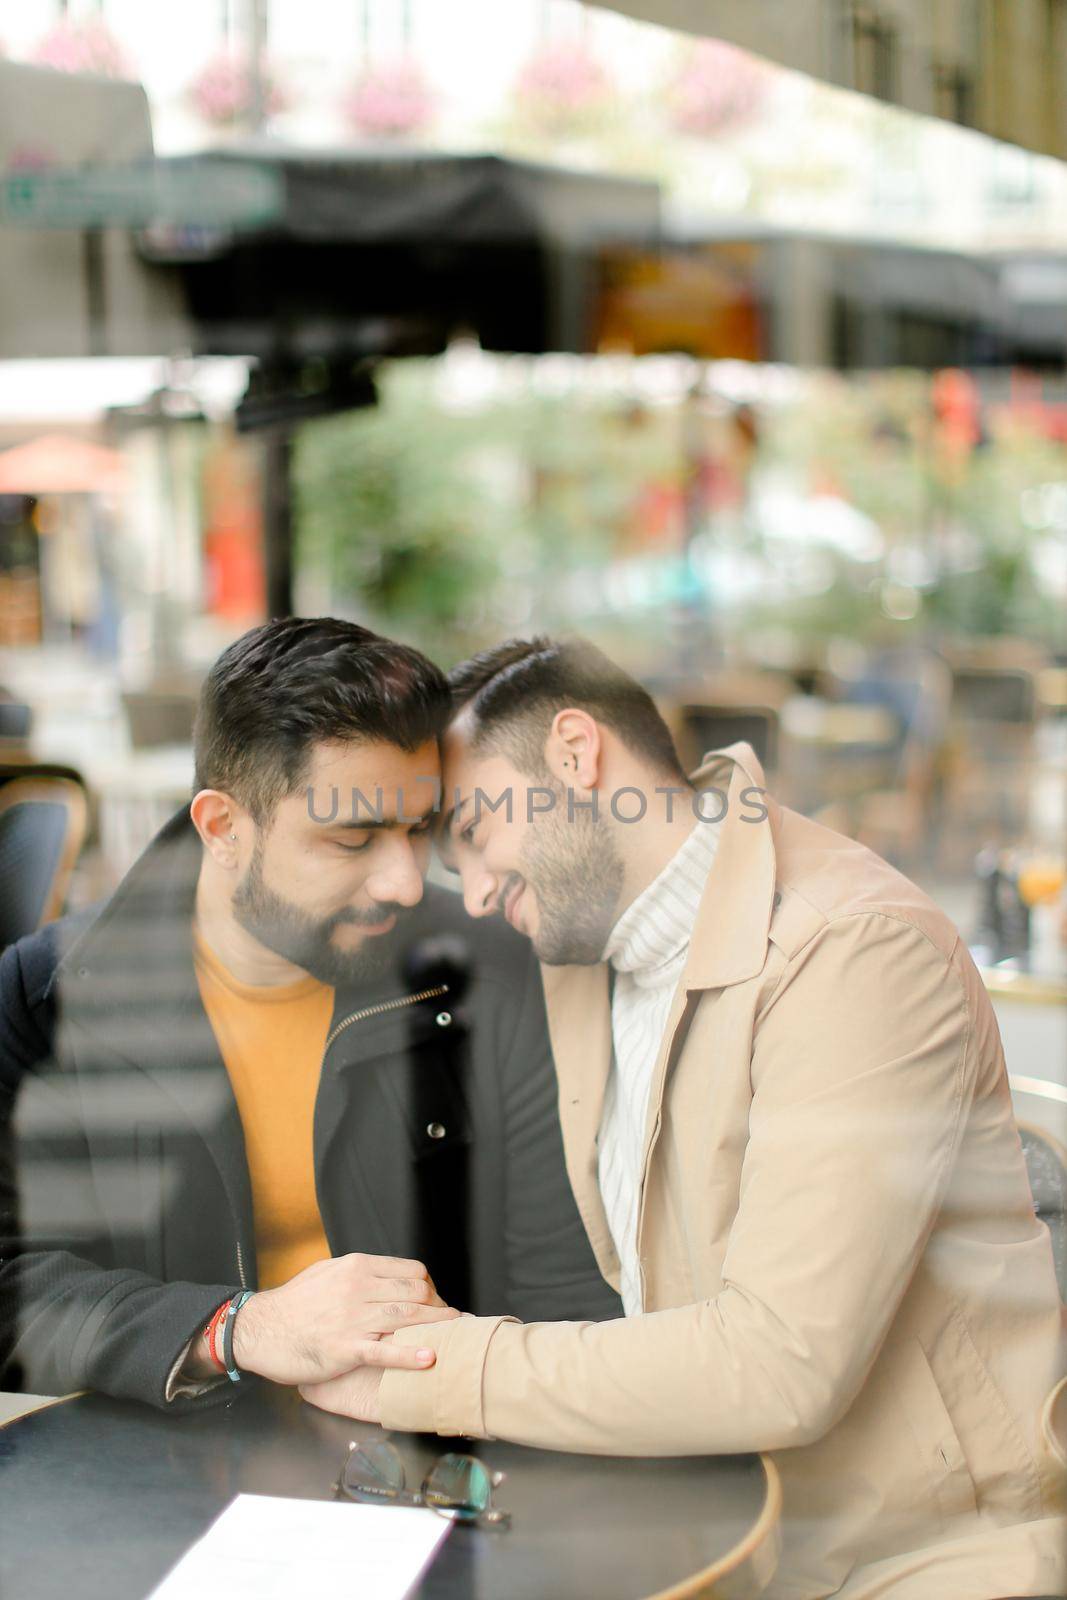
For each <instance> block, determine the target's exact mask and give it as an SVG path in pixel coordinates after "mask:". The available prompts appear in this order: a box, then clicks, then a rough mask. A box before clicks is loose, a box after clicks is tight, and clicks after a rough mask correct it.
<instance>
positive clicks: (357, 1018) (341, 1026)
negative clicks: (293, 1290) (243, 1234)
mask: <svg viewBox="0 0 1067 1600" xmlns="http://www.w3.org/2000/svg"><path fill="white" fill-rule="evenodd" d="M447 993H448V984H447V983H439V984H437V985H436V986H435V987H434V988H432V989H420V991H419V993H418V994H405V995H401V996H399V998H398V999H396V1000H382V1001H380V1002H379V1003H378V1004H377V1005H375V1006H364V1007H363V1009H362V1011H353V1013H352V1015H351V1016H350V1017H343V1018H342V1019H341V1021H340V1022H339V1023H338V1024H337V1026H336V1028H334V1030H333V1031H332V1033H331V1034H330V1036H329V1038H328V1039H327V1040H326V1044H325V1046H324V1048H323V1052H322V1058H323V1060H324V1061H325V1059H326V1054H327V1052H328V1050H329V1048H330V1046H331V1045H332V1044H333V1042H334V1040H335V1039H337V1038H338V1037H339V1036H340V1035H341V1034H342V1033H344V1031H345V1029H346V1028H350V1027H351V1026H352V1024H353V1023H354V1022H365V1021H366V1019H367V1018H368V1017H377V1016H380V1015H381V1014H382V1013H383V1012H387V1011H401V1010H403V1008H404V1007H405V1006H414V1005H418V1004H419V1002H420V1001H421V1000H437V999H439V998H440V997H441V996H442V995H446V994H447ZM237 1276H238V1278H239V1279H240V1281H241V1287H242V1289H247V1287H248V1280H247V1278H246V1277H245V1263H244V1252H243V1251H242V1249H241V1242H240V1240H238V1241H237Z"/></svg>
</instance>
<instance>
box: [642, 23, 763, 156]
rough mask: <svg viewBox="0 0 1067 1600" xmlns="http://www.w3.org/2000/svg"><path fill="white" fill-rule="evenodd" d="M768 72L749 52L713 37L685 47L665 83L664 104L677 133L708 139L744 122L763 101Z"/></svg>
mask: <svg viewBox="0 0 1067 1600" xmlns="http://www.w3.org/2000/svg"><path fill="white" fill-rule="evenodd" d="M769 77H770V75H769V73H768V71H767V69H766V67H764V66H763V65H762V63H760V62H759V61H756V60H754V59H753V57H752V56H749V55H746V54H745V52H744V51H743V50H737V49H735V48H734V46H733V45H730V44H723V43H722V42H721V41H720V40H718V39H702V40H701V41H700V43H699V44H696V45H694V46H693V47H692V49H691V50H689V51H687V52H686V55H685V57H684V59H683V61H682V63H681V66H680V67H679V69H678V71H677V73H676V74H675V77H674V79H673V81H672V82H671V83H670V84H669V86H668V88H667V107H668V112H669V114H670V118H671V121H672V122H673V124H674V126H675V128H676V129H677V131H678V132H679V133H689V134H694V135H696V136H697V137H698V138H708V137H710V136H712V135H714V134H717V133H723V132H725V131H726V130H727V129H728V128H732V127H736V126H738V125H739V124H740V123H743V122H747V121H749V120H750V119H751V118H752V117H753V116H754V115H755V113H756V112H757V111H758V110H759V107H760V106H761V105H762V103H763V99H764V96H765V94H766V92H767V85H768V82H769Z"/></svg>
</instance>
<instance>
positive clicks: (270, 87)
mask: <svg viewBox="0 0 1067 1600" xmlns="http://www.w3.org/2000/svg"><path fill="white" fill-rule="evenodd" d="M262 76H263V107H264V110H265V111H266V113H267V115H268V116H277V115H278V113H279V112H282V111H285V110H286V109H287V107H288V105H289V97H288V95H287V94H286V93H285V90H284V89H283V88H282V86H281V84H280V83H279V82H278V80H277V78H276V76H275V74H274V73H273V72H272V71H271V69H270V68H269V67H268V66H267V65H266V64H264V66H263V72H262ZM189 96H190V99H191V100H192V102H193V104H194V106H195V107H196V109H197V111H198V112H199V113H200V115H201V116H202V117H203V119H204V121H205V122H210V123H211V124H212V125H213V126H214V127H216V128H228V127H232V126H233V125H234V124H235V123H237V122H239V121H240V120H241V118H242V117H246V116H247V115H248V114H249V112H250V111H251V109H252V74H251V73H250V72H249V70H248V62H247V61H243V60H241V59H240V57H238V56H235V55H233V54H232V53H231V52H229V51H224V52H223V53H222V54H221V55H217V56H215V57H214V59H213V60H211V61H209V62H208V64H207V66H206V67H205V68H204V69H203V71H202V72H200V73H199V74H198V75H197V77H195V78H194V79H193V82H192V83H191V84H190V86H189Z"/></svg>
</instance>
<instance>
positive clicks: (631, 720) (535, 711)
mask: <svg viewBox="0 0 1067 1600" xmlns="http://www.w3.org/2000/svg"><path fill="white" fill-rule="evenodd" d="M448 681H449V684H450V686H451V689H452V711H453V716H456V715H458V714H459V712H460V711H463V710H466V709H467V708H468V707H469V708H470V712H471V716H472V719H473V733H472V744H473V747H474V748H475V749H476V750H478V749H481V750H485V749H490V748H493V749H496V748H501V749H503V750H504V751H505V752H506V753H507V754H508V755H509V756H510V757H511V759H512V760H513V761H514V763H515V765H516V766H517V767H518V768H519V770H520V771H522V772H525V773H527V774H530V775H539V774H541V773H543V771H544V768H545V756H544V750H545V741H546V739H547V738H548V733H549V729H550V728H551V726H552V719H553V717H554V716H555V715H556V713H557V711H562V710H564V709H565V708H566V707H567V706H575V707H577V708H579V709H581V710H582V711H587V712H588V713H589V715H590V716H591V717H595V718H596V720H597V722H600V723H602V724H603V725H604V727H606V728H610V729H611V730H612V732H613V733H615V734H617V735H618V737H619V738H620V739H621V740H622V742H623V744H625V745H626V747H627V749H628V750H631V751H632V752H633V754H634V755H636V756H640V757H641V758H642V759H643V760H645V761H647V762H648V763H649V765H650V766H651V767H653V768H655V770H656V771H657V772H661V773H663V774H664V775H665V776H667V775H669V776H670V777H677V778H681V779H682V781H683V782H684V781H685V773H684V771H683V769H682V764H681V762H680V761H679V759H678V752H677V751H676V750H675V748H674V741H673V739H672V738H671V735H670V731H669V730H668V728H667V724H666V723H665V722H664V720H663V718H662V717H661V716H660V714H659V712H658V711H657V710H656V706H655V703H654V701H653V699H652V696H651V695H650V694H649V693H648V691H647V690H646V689H642V687H641V685H640V684H639V683H638V682H637V681H636V679H634V678H631V676H630V674H629V673H628V672H624V671H623V669H622V668H621V667H618V666H616V665H615V663H614V662H613V661H611V660H610V659H609V658H608V657H607V656H606V655H605V654H604V652H603V651H602V650H598V649H597V647H596V645H594V644H590V643H589V641H588V640H587V639H580V638H567V639H548V638H544V637H538V638H534V639H507V640H505V641H504V643H503V644H498V645H495V646H494V647H493V648H492V649H491V650H483V651H482V652H481V654H480V655H476V656H472V657H471V659H470V660H469V661H464V662H463V663H462V664H461V665H460V666H458V667H454V668H453V670H452V671H451V672H450V673H449V675H448Z"/></svg>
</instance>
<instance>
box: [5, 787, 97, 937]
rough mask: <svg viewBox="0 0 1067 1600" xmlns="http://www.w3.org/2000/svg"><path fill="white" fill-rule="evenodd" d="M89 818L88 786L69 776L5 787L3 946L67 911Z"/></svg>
mask: <svg viewBox="0 0 1067 1600" xmlns="http://www.w3.org/2000/svg"><path fill="white" fill-rule="evenodd" d="M86 818H87V807H86V802H85V791H84V790H83V789H82V788H81V787H80V785H78V784H77V783H73V782H71V781H70V780H69V779H67V778H16V779H14V780H13V781H11V782H10V783H5V784H4V785H3V787H0V949H4V948H5V947H6V946H7V945H9V944H14V942H15V940H16V939H21V938H22V936H23V935H24V934H27V933H33V932H34V931H35V929H37V928H39V927H41V926H42V924H44V923H46V922H50V921H52V920H53V918H55V917H58V916H59V915H60V913H61V912H62V910H63V907H64V904H65V902H66V897H67V890H68V888H69V886H70V879H71V874H72V872H73V870H74V863H75V862H76V860H77V858H78V852H79V851H80V849H81V847H82V843H83V841H84V839H85V830H86Z"/></svg>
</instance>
